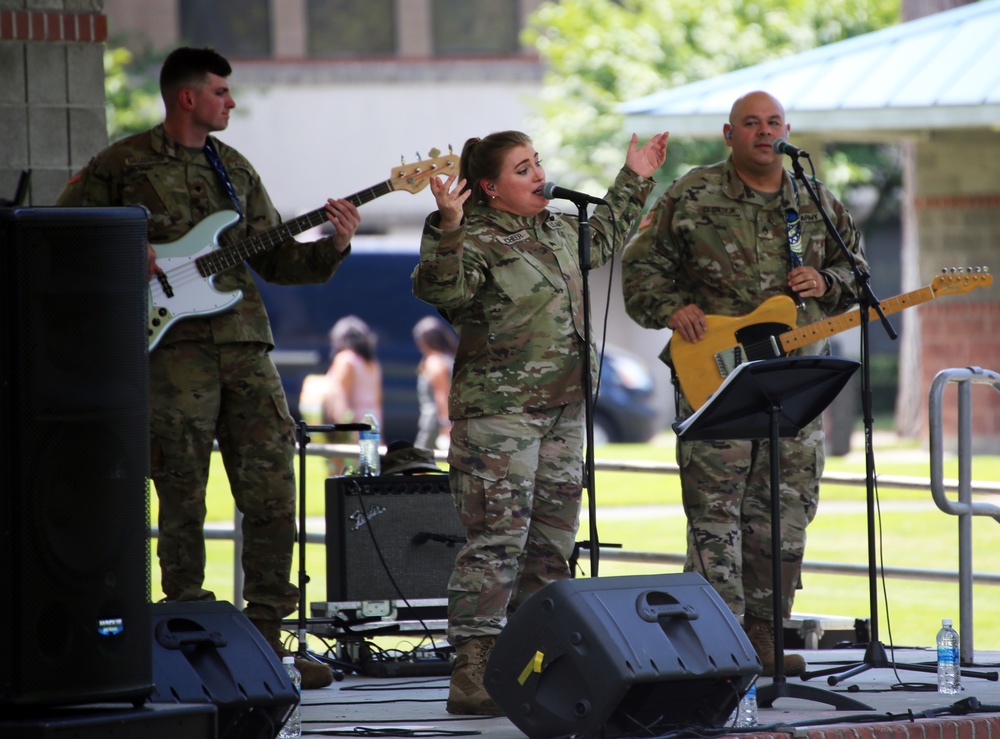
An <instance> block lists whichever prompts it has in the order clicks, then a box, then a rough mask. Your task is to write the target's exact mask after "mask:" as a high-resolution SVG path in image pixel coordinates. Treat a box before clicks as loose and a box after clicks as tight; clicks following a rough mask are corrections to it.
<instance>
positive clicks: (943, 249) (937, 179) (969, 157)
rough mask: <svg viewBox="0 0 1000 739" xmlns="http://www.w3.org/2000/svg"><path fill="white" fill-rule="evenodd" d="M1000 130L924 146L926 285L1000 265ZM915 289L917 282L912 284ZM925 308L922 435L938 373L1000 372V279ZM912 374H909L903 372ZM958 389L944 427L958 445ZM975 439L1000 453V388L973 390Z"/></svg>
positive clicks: (918, 184) (920, 180)
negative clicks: (958, 271) (952, 271)
mask: <svg viewBox="0 0 1000 739" xmlns="http://www.w3.org/2000/svg"><path fill="white" fill-rule="evenodd" d="M998 144H1000V135H998V134H997V133H996V132H992V131H985V130H982V131H954V132H938V133H935V134H934V135H933V136H931V137H929V139H928V140H927V141H923V142H920V143H919V144H918V145H917V156H916V165H917V166H916V177H915V183H914V184H915V187H914V190H915V192H914V193H913V196H912V199H911V205H912V208H913V213H914V216H915V226H916V232H917V240H918V242H919V245H918V249H917V260H916V262H917V269H916V273H917V274H918V275H919V279H920V284H921V285H926V284H930V283H931V281H932V280H933V279H934V277H935V276H937V275H938V274H940V271H941V270H942V269H943V268H948V267H973V268H977V267H986V268H988V269H989V271H990V274H991V275H993V274H995V273H997V272H998V271H1000V249H998V248H997V246H998V244H1000V184H998V183H1000V162H998V161H995V160H996V159H997V158H996V157H993V156H985V155H984V152H987V151H994V150H995V149H996V147H997V145H998ZM911 289H912V288H911ZM913 310H915V311H919V321H917V322H915V324H916V325H917V326H918V328H917V329H916V330H917V336H916V337H915V338H916V341H917V342H918V344H919V346H918V349H917V351H916V353H915V354H916V357H917V359H916V361H917V363H918V364H919V367H918V368H917V371H916V372H915V373H914V374H913V377H914V378H916V381H917V382H918V384H919V388H918V391H917V393H915V394H911V395H910V397H912V398H915V400H914V401H912V402H919V403H920V404H921V408H920V410H919V412H918V414H917V416H916V418H918V419H919V422H920V424H921V428H920V432H919V433H920V436H921V437H922V438H924V439H926V438H927V433H928V419H927V397H928V393H929V392H930V387H931V383H932V382H933V380H934V377H935V376H936V375H937V373H938V372H940V371H941V370H944V369H949V368H952V367H967V366H978V367H982V368H983V369H988V370H993V371H994V372H1000V285H997V284H994V285H991V286H990V287H985V288H980V289H975V290H972V291H970V292H969V293H967V294H963V295H947V294H945V295H943V296H942V297H940V299H937V300H934V301H933V302H932V303H928V304H925V305H922V306H920V307H919V308H915V309H913ZM904 375H905V373H901V377H902V376H904ZM955 396H956V393H955V392H954V390H950V391H948V392H946V393H945V403H944V407H943V409H942V431H943V434H944V437H945V443H946V445H948V446H953V445H954V443H955V440H956V439H955V437H956V434H957V411H956V408H957V406H956V402H955V399H956V398H955ZM973 405H974V412H973V437H974V439H973V444H974V447H975V449H976V451H977V452H984V453H985V452H989V453H998V452H1000V392H997V391H995V390H993V389H992V388H990V387H987V386H977V387H975V388H973Z"/></svg>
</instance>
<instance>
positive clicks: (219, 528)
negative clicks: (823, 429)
mask: <svg viewBox="0 0 1000 739" xmlns="http://www.w3.org/2000/svg"><path fill="white" fill-rule="evenodd" d="M955 372H960V371H955ZM980 372H982V371H980ZM942 374H943V373H942ZM991 374H992V373H991ZM993 377H996V375H993ZM998 389H1000V388H998ZM932 393H933V391H932ZM932 402H933V395H932ZM939 415H940V414H938V416H939ZM937 425H938V427H939V426H940V418H938V423H937ZM967 425H968V424H967ZM970 427H971V426H970ZM931 430H932V435H931V448H932V454H931V474H932V477H931V478H926V477H917V476H905V475H879V476H878V485H879V488H880V489H897V490H921V491H926V490H928V489H933V491H934V499H935V501H937V500H938V498H939V497H944V496H945V494H946V493H948V492H957V493H958V494H959V500H960V503H961V501H967V500H968V499H969V498H971V496H973V495H1000V482H984V481H979V482H977V481H973V480H972V479H971V474H969V472H970V471H969V469H968V467H969V464H968V460H966V461H965V462H964V463H960V465H959V466H960V476H959V478H958V479H951V478H948V479H946V478H943V477H942V476H941V462H940V460H941V450H940V443H941V442H940V429H938V431H937V434H938V438H937V441H936V444H937V446H936V447H935V436H934V434H935V431H934V422H933V419H932V424H931ZM961 438H965V439H966V442H967V440H968V433H967V432H966V434H965V436H964V437H963V436H962V434H961V432H960V444H959V446H960V457H961V453H962V452H961V449H962V444H961ZM966 448H968V443H966ZM935 450H936V451H935ZM305 453H306V455H308V456H316V457H324V458H327V457H340V458H343V459H347V460H355V461H356V460H357V458H358V447H357V445H356V444H309V445H307V447H306V450H305ZM435 457H436V459H437V460H438V461H445V460H446V458H447V454H446V453H445V452H442V451H437V452H435ZM935 462H937V465H935ZM594 469H595V471H601V472H628V473H638V474H657V475H663V474H668V475H676V474H679V468H678V466H677V465H676V464H675V463H673V462H649V461H627V462H626V461H619V460H608V459H595V460H594ZM821 483H826V484H831V485H844V486H849V487H862V488H863V487H866V486H867V478H866V477H865V475H863V474H856V473H847V472H824V474H823V477H822V478H821ZM939 491H940V492H939ZM945 500H947V498H945ZM949 505H954V504H949ZM971 505H972V507H973V508H974V509H975V510H985V509H982V507H983V506H987V505H988V504H982V503H972V504H971ZM939 507H940V503H939ZM959 508H960V509H961V506H959ZM988 508H989V510H990V511H991V512H990V513H988V514H986V513H985V512H984V513H977V514H974V515H994V516H995V515H996V514H998V513H1000V508H997V507H995V506H988ZM942 510H944V509H942ZM946 512H948V511H946ZM240 518H241V516H240V513H239V511H234V520H233V524H232V525H231V526H230V525H228V524H221V525H220V524H216V525H211V526H206V528H205V538H206V539H230V540H232V541H233V593H234V597H233V600H234V602H235V601H238V600H239V597H240V594H241V593H242V592H243V570H242V567H241V564H240V561H241V556H240V555H241V545H242V537H241V535H240V533H239V532H240ZM970 532H971V523H970ZM151 535H152V536H153V537H154V538H155V537H156V535H157V530H156V527H153V528H152V530H151ZM968 537H969V540H970V541H971V533H970V534H968ZM305 542H306V543H308V544H323V545H325V544H326V534H325V532H309V531H307V532H306V536H305ZM961 547H962V545H961V544H960V549H961ZM967 547H968V549H969V550H970V552H971V543H967ZM601 559H603V560H614V561H619V562H632V563H639V564H668V565H682V564H683V563H684V559H685V555H684V554H678V553H669V552H644V551H636V550H627V549H603V548H602V550H601ZM959 568H960V569H959V571H958V572H956V571H954V570H931V569H924V568H916V567H889V566H885V565H882V566H881V567H880V568H879V570H880V572H881V573H883V574H884V576H885V577H886V578H895V579H903V580H920V581H924V582H947V583H953V582H955V580H956V578H957V579H958V580H959V582H960V583H965V587H966V588H967V590H968V595H967V600H968V605H967V606H966V605H965V603H966V601H965V600H964V599H963V601H962V603H963V605H962V608H961V613H960V626H961V628H962V630H963V631H962V632H960V634H962V637H961V638H962V648H963V652H962V660H963V662H964V661H966V655H965V651H964V648H965V644H966V639H965V635H964V631H965V629H966V628H967V629H968V634H969V639H968V644H969V653H970V659H969V661H971V651H972V648H971V644H972V624H971V621H972V610H971V600H972V596H971V585H972V584H973V583H975V584H988V585H1000V573H982V572H980V573H975V572H973V570H972V565H971V553H970V554H969V555H968V557H960V560H959ZM802 570H803V571H804V572H812V573H821V574H832V575H847V576H857V577H868V574H869V571H868V565H866V564H850V563H846V562H816V561H810V560H806V561H804V562H803V563H802ZM966 613H968V621H969V623H968V624H966V620H965V619H966Z"/></svg>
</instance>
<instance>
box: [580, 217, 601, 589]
mask: <svg viewBox="0 0 1000 739" xmlns="http://www.w3.org/2000/svg"><path fill="white" fill-rule="evenodd" d="M577 212H578V213H579V215H580V227H579V232H578V236H577V239H578V243H579V252H580V272H581V274H582V275H583V350H582V355H583V356H582V357H581V359H582V364H583V408H584V419H585V423H584V425H585V426H586V447H587V448H586V452H585V456H584V462H583V484H584V485H585V486H586V488H587V510H588V511H589V513H590V541H589V542H588V543H589V546H590V576H591V577H597V576H598V568H599V567H600V557H601V555H600V549H601V544H600V541H599V540H598V536H597V499H596V497H595V493H594V489H595V482H594V481H595V476H594V383H593V379H592V377H591V374H590V373H591V361H590V334H591V327H590V220H589V216H588V214H587V203H582V202H581V203H577Z"/></svg>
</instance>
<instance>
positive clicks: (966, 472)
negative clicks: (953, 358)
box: [927, 367, 1000, 664]
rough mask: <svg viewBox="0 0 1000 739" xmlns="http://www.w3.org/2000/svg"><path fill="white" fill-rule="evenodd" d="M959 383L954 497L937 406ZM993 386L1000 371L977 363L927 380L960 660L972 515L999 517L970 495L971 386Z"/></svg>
mask: <svg viewBox="0 0 1000 739" xmlns="http://www.w3.org/2000/svg"><path fill="white" fill-rule="evenodd" d="M950 383H957V384H958V500H957V501H953V500H951V499H950V498H948V496H947V495H946V494H945V486H944V480H943V476H942V469H943V460H944V443H943V441H942V439H943V436H944V433H943V426H944V421H943V414H942V406H943V399H944V391H945V388H946V387H947V386H948V385H949V384H950ZM973 385H992V386H993V388H994V389H995V390H998V391H1000V375H998V374H997V373H996V372H992V371H990V370H984V369H982V368H980V367H962V368H954V369H946V370H942V371H941V372H938V373H937V375H936V376H935V377H934V381H933V382H932V383H931V389H930V395H929V399H928V403H927V413H928V421H929V427H930V457H931V494H932V497H933V499H934V502H935V504H937V507H938V508H940V509H941V510H942V511H944V512H945V513H947V514H949V515H952V516H957V517H958V609H959V610H958V616H959V628H958V633H959V644H960V646H959V652H960V655H959V656H960V658H961V660H962V663H963V664H968V663H971V662H972V661H973V654H974V653H975V649H974V645H975V635H974V633H973V626H972V609H973V606H972V578H973V573H972V517H973V516H990V517H991V518H993V519H995V520H996V521H998V522H1000V507H998V506H995V505H993V504H992V503H982V502H975V501H973V500H972V493H973V483H972V386H973Z"/></svg>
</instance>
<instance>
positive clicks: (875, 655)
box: [785, 151, 996, 685]
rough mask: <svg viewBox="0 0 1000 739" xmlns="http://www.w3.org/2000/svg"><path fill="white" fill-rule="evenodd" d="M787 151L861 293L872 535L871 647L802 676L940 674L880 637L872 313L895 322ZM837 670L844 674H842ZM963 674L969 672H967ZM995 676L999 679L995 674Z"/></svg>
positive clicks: (888, 328)
mask: <svg viewBox="0 0 1000 739" xmlns="http://www.w3.org/2000/svg"><path fill="white" fill-rule="evenodd" d="M785 153H786V154H788V156H790V157H791V159H792V171H793V172H794V173H795V177H796V178H797V179H798V180H799V181H801V182H802V184H803V186H804V187H805V189H806V192H807V193H808V194H809V197H810V198H811V199H812V201H813V202H814V203H815V204H816V207H817V208H818V209H819V213H820V216H822V218H823V223H824V224H826V230H827V232H828V233H829V234H830V236H831V237H832V238H833V239H834V241H836V242H837V244H838V245H839V246H840V250H841V252H843V254H844V256H845V258H846V259H847V262H848V264H849V265H850V267H851V273H852V274H853V275H854V284H855V287H856V293H857V296H858V309H859V311H860V315H859V317H860V319H861V321H860V328H861V409H862V414H863V418H864V429H865V489H866V496H865V499H866V509H867V538H868V598H869V609H870V613H871V616H870V620H869V640H868V646H867V648H866V649H865V656H864V658H863V659H862V661H861V662H858V663H855V664H853V665H846V666H841V667H833V668H829V669H825V670H814V671H807V672H804V673H802V679H803V680H808V679H810V678H812V677H821V676H826V675H828V676H829V677H827V683H829V684H830V685H836V684H837V683H839V682H840V681H841V680H845V679H847V678H849V677H852V676H854V675H857V674H859V673H862V672H865V671H866V670H871V669H875V668H898V669H904V670H912V671H915V672H928V673H936V672H937V667H936V666H931V665H910V664H899V663H896V662H895V661H892V660H890V659H889V658H888V656H887V655H886V651H885V645H884V644H882V642H880V641H879V638H878V569H877V565H876V549H875V452H874V447H873V445H872V425H873V419H872V391H871V355H870V319H871V313H872V312H874V313H876V314H877V315H878V317H879V319H880V320H881V322H882V327H883V328H884V329H885V332H886V334H887V335H888V336H889V338H890V339H892V340H893V341H895V340H896V337H897V334H896V331H895V329H894V328H893V326H892V324H891V323H890V322H889V319H888V318H886V315H885V313H884V312H883V310H882V306H881V304H880V303H879V300H878V298H876V297H875V293H874V292H873V291H872V287H871V283H870V277H871V275H870V274H869V273H868V272H864V271H862V270H861V268H860V267H859V266H858V262H857V260H856V259H855V258H854V255H853V254H852V253H851V251H850V249H848V248H847V246H846V245H845V244H844V241H843V239H842V238H841V237H840V233H839V232H838V231H837V227H836V226H835V225H834V223H833V221H832V220H831V219H830V216H829V215H828V214H827V212H826V209H825V208H823V204H822V203H821V202H820V199H819V196H818V195H817V194H816V190H815V188H813V186H812V183H811V182H809V178H808V177H806V173H805V171H804V170H803V169H802V165H801V164H800V163H799V157H800V156H801V157H808V156H809V155H808V154H807V153H806V152H794V153H793V152H791V151H786V152H785ZM835 673H841V674H839V675H838V674H835ZM963 674H968V673H966V672H963ZM993 679H996V678H995V677H994V678H993Z"/></svg>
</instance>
